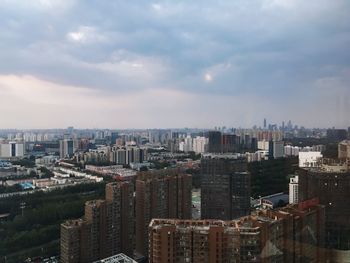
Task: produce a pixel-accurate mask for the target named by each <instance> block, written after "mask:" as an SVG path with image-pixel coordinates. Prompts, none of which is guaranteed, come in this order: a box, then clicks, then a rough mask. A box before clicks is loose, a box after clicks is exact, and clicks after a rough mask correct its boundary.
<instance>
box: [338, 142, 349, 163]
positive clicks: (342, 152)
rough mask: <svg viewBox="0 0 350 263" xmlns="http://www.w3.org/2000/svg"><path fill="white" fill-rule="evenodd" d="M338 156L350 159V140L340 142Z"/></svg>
mask: <svg viewBox="0 0 350 263" xmlns="http://www.w3.org/2000/svg"><path fill="white" fill-rule="evenodd" d="M338 158H339V159H350V140H344V141H342V142H340V143H339V144H338Z"/></svg>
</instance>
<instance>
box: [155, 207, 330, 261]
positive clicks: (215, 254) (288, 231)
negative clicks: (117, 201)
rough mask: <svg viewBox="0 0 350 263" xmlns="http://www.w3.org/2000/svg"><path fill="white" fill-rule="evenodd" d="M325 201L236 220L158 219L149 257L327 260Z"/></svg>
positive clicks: (190, 259)
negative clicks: (324, 247) (324, 249)
mask: <svg viewBox="0 0 350 263" xmlns="http://www.w3.org/2000/svg"><path fill="white" fill-rule="evenodd" d="M323 240H324V207H323V206H320V205H317V203H312V204H311V205H307V204H303V205H302V206H300V207H299V206H288V207H285V208H283V209H280V210H269V211H266V210H262V211H258V212H256V213H255V214H254V215H251V216H246V217H242V218H239V219H237V220H233V221H222V220H179V219H153V220H152V221H151V223H150V226H149V262H151V263H162V262H170V263H175V262H208V263H211V262H226V263H230V262H232V263H233V262H245V263H250V262H252V263H253V262H261V263H264V262H280V263H282V262H283V263H284V262H325V261H324V260H325V255H324V251H323V249H322V248H323Z"/></svg>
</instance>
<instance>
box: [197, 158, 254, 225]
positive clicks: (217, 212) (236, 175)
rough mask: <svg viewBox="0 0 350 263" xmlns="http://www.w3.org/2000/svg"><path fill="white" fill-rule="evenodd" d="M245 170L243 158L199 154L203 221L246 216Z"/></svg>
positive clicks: (248, 184) (247, 205)
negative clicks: (200, 155)
mask: <svg viewBox="0 0 350 263" xmlns="http://www.w3.org/2000/svg"><path fill="white" fill-rule="evenodd" d="M246 171H247V163H246V159H245V157H244V156H241V155H239V154H216V155H215V154H205V155H203V157H202V160H201V177H202V182H201V184H202V190H201V191H202V193H201V213H202V218H203V219H221V220H231V219H234V218H237V217H241V216H245V215H248V214H249V213H250V174H249V173H247V172H246Z"/></svg>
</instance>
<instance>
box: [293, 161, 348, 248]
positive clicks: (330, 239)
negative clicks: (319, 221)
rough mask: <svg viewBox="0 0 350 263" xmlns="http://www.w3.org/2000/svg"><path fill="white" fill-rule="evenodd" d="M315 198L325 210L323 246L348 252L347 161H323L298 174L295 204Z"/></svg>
mask: <svg viewBox="0 0 350 263" xmlns="http://www.w3.org/2000/svg"><path fill="white" fill-rule="evenodd" d="M311 198H318V199H319V201H320V204H322V205H324V206H325V209H326V245H327V247H328V248H333V249H338V250H350V206H349V204H348V203H347V200H350V169H349V164H348V163H347V162H339V161H336V160H329V159H323V160H322V164H321V166H320V167H313V168H303V169H301V170H300V171H299V201H304V200H307V199H311Z"/></svg>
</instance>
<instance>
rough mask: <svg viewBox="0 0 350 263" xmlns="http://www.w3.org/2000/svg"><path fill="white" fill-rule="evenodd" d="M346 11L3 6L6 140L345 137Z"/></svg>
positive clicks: (51, 3)
mask: <svg viewBox="0 0 350 263" xmlns="http://www.w3.org/2000/svg"><path fill="white" fill-rule="evenodd" d="M349 8H350V3H349V2H348V1H346V0H338V1H306V2H305V1H300V0H298V1H293V2H290V1H285V0H254V1H249V2H246V1H234V2H227V1H218V2H215V4H213V2H211V1H209V0H206V1H201V2H200V3H188V2H185V1H177V2H171V1H158V2H149V1H138V2H137V3H129V2H123V1H119V2H117V3H107V2H99V3H98V4H97V3H95V2H89V3H86V2H82V1H79V0H75V1H58V0H41V1H33V0H32V1H25V2H23V1H0V17H1V22H2V24H3V28H2V34H1V36H0V42H1V51H0V59H1V61H2V63H0V98H1V99H2V101H1V103H0V111H1V112H2V115H3V116H9V117H6V118H2V121H1V123H0V128H7V127H21V128H34V127H38V128H48V127H66V126H69V125H73V126H75V127H89V128H93V127H96V128H101V127H109V126H111V122H115V123H117V125H115V126H119V127H121V128H131V127H135V128H146V127H186V126H187V127H213V126H215V125H217V123H222V125H225V126H230V125H234V126H244V127H251V126H253V125H254V124H256V123H258V122H259V123H260V120H262V119H263V118H264V117H265V116H267V115H268V116H271V118H273V119H275V120H276V122H278V123H280V122H281V121H282V119H283V116H290V118H292V119H294V120H295V122H297V123H299V124H300V125H303V126H307V127H310V126H311V127H332V126H336V127H348V126H350V120H349V118H348V117H347V112H349V110H350V89H349V87H348V86H349V83H350V81H349V80H350V79H349V76H350V65H349V61H350V59H349V54H350V52H349V46H350V45H349V41H350V39H349V30H350V26H349V25H350V17H349V16H348V11H349ZM77 13H79V16H77V15H76V14H77ZM43 21H44V23H43ZM276 21H278V22H276ZM5 62H6V63H5Z"/></svg>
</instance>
